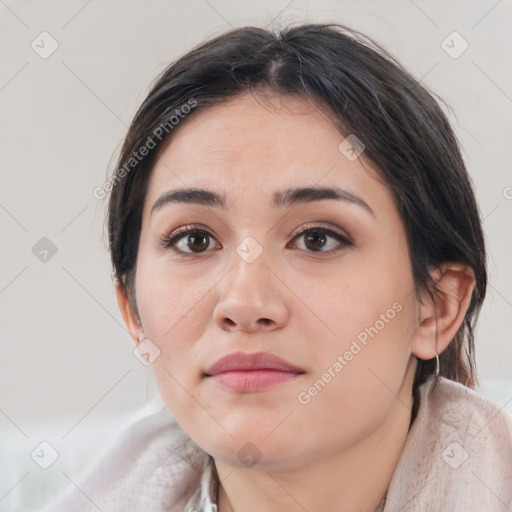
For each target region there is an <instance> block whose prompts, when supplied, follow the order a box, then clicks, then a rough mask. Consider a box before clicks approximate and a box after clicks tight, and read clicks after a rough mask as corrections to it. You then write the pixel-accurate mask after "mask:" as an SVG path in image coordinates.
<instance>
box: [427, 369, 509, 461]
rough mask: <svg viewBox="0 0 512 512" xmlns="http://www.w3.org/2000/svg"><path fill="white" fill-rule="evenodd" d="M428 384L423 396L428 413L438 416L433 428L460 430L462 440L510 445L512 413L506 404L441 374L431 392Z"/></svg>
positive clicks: (434, 416)
mask: <svg viewBox="0 0 512 512" xmlns="http://www.w3.org/2000/svg"><path fill="white" fill-rule="evenodd" d="M426 384H427V385H425V386H423V387H422V389H421V399H422V401H423V400H425V402H426V403H425V406H426V407H425V413H427V411H428V414H429V415H432V417H433V418H435V419H436V421H435V422H433V424H432V428H434V429H436V430H439V431H441V430H443V431H446V430H447V429H448V430H454V431H457V432H458V433H459V436H460V439H461V440H462V441H465V440H468V441H470V440H473V439H474V440H476V439H478V440H479V441H482V442H486V446H488V444H487V443H489V442H490V443H494V444H497V445H500V443H503V445H505V446H506V445H507V444H509V445H510V442H511V439H512V415H511V414H510V413H509V412H508V411H507V410H506V409H505V407H504V406H501V405H499V404H498V403H496V402H494V401H493V400H491V399H490V398H488V397H486V396H484V395H482V394H480V393H478V392H477V391H475V390H473V389H470V388H468V387H466V386H464V385H462V384H460V383H458V382H454V381H452V380H449V379H445V378H443V377H440V378H439V381H438V384H437V386H436V387H435V388H434V389H433V391H432V393H431V395H430V396H428V395H429V386H428V383H426ZM420 407H421V405H420ZM424 416H425V414H424ZM503 445H502V446H503ZM511 460H512V459H511Z"/></svg>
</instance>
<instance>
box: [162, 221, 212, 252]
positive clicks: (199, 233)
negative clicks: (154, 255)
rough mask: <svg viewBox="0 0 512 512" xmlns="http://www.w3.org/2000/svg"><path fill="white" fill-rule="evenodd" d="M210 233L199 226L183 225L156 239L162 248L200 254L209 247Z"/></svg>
mask: <svg viewBox="0 0 512 512" xmlns="http://www.w3.org/2000/svg"><path fill="white" fill-rule="evenodd" d="M211 240H213V237H212V235H210V233H208V231H206V230H205V229H202V228H200V227H199V226H184V227H182V228H179V229H177V230H176V231H174V232H173V233H171V234H170V235H165V236H163V237H162V238H161V239H160V240H159V241H158V247H160V248H162V249H169V248H172V249H173V250H174V251H176V252H177V253H179V254H201V253H203V252H205V251H207V250H208V249H210V248H211V245H212V244H211Z"/></svg>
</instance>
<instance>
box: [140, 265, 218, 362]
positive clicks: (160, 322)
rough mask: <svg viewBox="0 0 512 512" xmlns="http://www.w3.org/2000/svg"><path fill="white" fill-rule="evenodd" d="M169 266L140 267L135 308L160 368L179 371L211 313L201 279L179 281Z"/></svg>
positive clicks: (206, 287) (208, 287)
mask: <svg viewBox="0 0 512 512" xmlns="http://www.w3.org/2000/svg"><path fill="white" fill-rule="evenodd" d="M169 267H170V266H168V265H165V264H160V263H154V264H153V265H149V266H146V267H145V268H143V267H142V266H141V269H142V270H141V271H140V273H138V274H137V283H136V287H137V288H136V290H137V304H138V308H139V313H140V316H141V321H142V325H143V327H144V332H145V334H146V337H148V338H149V339H151V340H152V341H153V342H154V343H155V344H156V345H157V346H158V348H159V349H160V352H161V357H160V358H159V359H158V360H159V361H160V365H163V364H165V366H166V368H168V369H171V368H172V369H174V368H179V367H180V362H182V361H183V360H184V359H185V358H186V357H187V354H188V353H189V352H190V350H191V349H192V347H193V346H194V342H195V341H196V340H198V339H199V338H200V337H201V335H202V333H203V332H204V329H205V324H206V323H207V322H208V319H209V318H210V316H211V315H210V313H209V312H210V311H211V307H212V306H211V303H210V302H211V294H210V293H209V290H210V288H211V286H209V285H208V283H205V282H204V280H202V279H193V280H190V279H183V276H181V277H180V276H179V275H177V274H176V272H175V271H173V272H171V271H170V269H169Z"/></svg>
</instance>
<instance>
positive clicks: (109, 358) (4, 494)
mask: <svg viewBox="0 0 512 512" xmlns="http://www.w3.org/2000/svg"><path fill="white" fill-rule="evenodd" d="M274 18H276V19H277V20H281V23H283V24H284V23H286V22H289V21H292V22H297V21H305V20H310V21H337V22H341V23H344V24H347V25H350V26H352V27H354V28H357V29H360V30H362V31H363V32H366V33H367V34H368V35H370V36H372V37H374V38H375V39H377V40H378V41H380V42H381V43H383V44H384V45H385V46H386V47H387V48H388V49H389V50H391V52H393V53H394V54H395V55H396V56H397V57H398V58H399V59H400V60H401V61H402V62H403V63H404V64H405V65H406V67H408V68H409V69H410V70H411V71H412V72H413V74H414V75H415V76H417V77H424V78H423V83H424V84H426V85H427V86H428V87H429V88H431V89H433V90H434V91H435V92H437V93H438V94H440V95H441V96H442V97H443V98H444V99H445V100H446V101H447V102H448V104H449V105H450V106H451V107H452V109H453V112H454V114H455V116H456V117H454V116H452V119H453V122H454V124H455V128H456V132H457V134H458V137H459V139H460V141H461V144H462V146H463V149H464V154H465V157H466V160H467V163H468V166H469V170H470V172H471V175H472V177H473V180H474V182H475V186H476V191H477V195H478V199H479V202H480V206H481V209H482V213H483V215H484V216H485V222H484V228H485V231H486V236H487V241H488V248H489V256H490V259H489V270H490V286H489V295H488V298H487V301H486V304H485V307H484V309H483V312H482V316H481V324H480V327H479V329H478V332H477V368H478V371H479V377H480V381H481V383H482V384H483V387H482V389H481V391H482V392H483V393H485V394H488V395H489V396H491V397H492V398H494V399H495V400H496V401H499V402H500V403H501V404H503V405H505V404H507V405H506V407H508V408H510V403H508V401H509V400H511V399H512V341H511V339H510V331H511V328H512V265H511V264H510V262H511V261H512V237H511V236H510V235H511V219H512V188H511V187H512V173H511V171H510V162H511V161H512V151H511V148H512V144H511V140H512V133H511V132H512V129H511V117H512V116H511V114H512V89H511V86H510V84H511V83H512V80H511V78H512V59H510V48H511V43H512V33H511V31H510V26H511V18H512V5H511V2H510V1H501V2H496V1H495V0H489V1H483V0H482V1H462V0H461V1H445V0H443V1H429V2H427V1H425V0H414V1H412V0H411V1H407V0H400V1H396V0H395V1H378V0H374V1H335V0H331V1H328V0H324V1H320V0H316V1H314V2H313V1H305V0H295V1H292V2H290V0H269V1H259V2H236V1H234V0H233V1H231V0H209V1H208V2H207V1H206V0H204V1H203V0H187V1H166V2H164V1H142V0H137V1H136V0H130V1H124V2H114V1H107V0H92V1H89V2H88V1H87V0H78V1H77V0H68V1H61V2H57V1H45V2H36V1H26V0H25V1H15V0H3V1H2V3H0V38H1V46H0V47H1V59H0V109H1V114H0V115H1V120H2V122H1V126H0V146H1V147H0V155H1V162H2V165H1V168H0V172H1V179H2V181H1V184H2V185H1V188H0V223H1V236H2V239H1V247H2V260H1V265H0V322H1V323H0V326H1V343H2V345H1V348H2V350H1V355H0V435H1V444H0V511H13V510H20V511H21V510H23V511H24V512H26V511H28V510H32V509H33V508H37V505H38V504H42V503H43V502H44V501H45V500H48V499H49V497H50V496H52V495H54V494H55V493H56V492H57V491H58V490H59V489H61V488H62V487H64V486H65V485H67V484H68V483H69V482H68V481H67V480H66V479H65V478H64V477H63V475H62V473H61V471H65V472H66V473H67V474H69V475H75V474H78V471H79V469H80V468H81V467H83V465H84V464H86V463H88V462H90V461H91V460H92V459H93V457H94V456H95V455H97V454H98V453H99V452H100V451H101V450H102V449H103V448H104V447H105V446H106V445H107V444H108V443H110V442H112V441H113V440H114V439H115V437H116V435H117V434H116V432H117V431H119V429H122V428H125V427H126V425H127V424H128V423H130V422H131V421H133V419H134V418H135V417H137V416H140V415H141V414H144V413H145V412H146V411H147V410H149V409H144V406H145V405H146V404H147V403H148V400H151V398H152V397H153V396H154V390H155V388H154V385H153V383H152V379H151V375H150V373H149V370H148V369H146V368H145V367H143V366H142V365H141V364H140V363H139V362H138V361H137V360H136V359H135V358H134V356H133V355H132V350H133V345H132V342H131V339H130V338H129V336H128V334H127V332H126V331H125V329H124V327H123V324H122V320H121V316H120V314H119V312H118V309H117V303H116V300H115V293H114V290H113V286H112V283H111V279H110V275H109V264H108V255H107V252H106V248H105V244H104V240H103V239H102V230H103V226H102V220H103V213H104V207H105V201H98V200H96V199H95V198H94V197H93V195H92V191H93V189H94V187H96V186H98V185H101V184H102V183H103V182H104V180H105V175H106V172H107V166H108V165H109V162H110V161H111V157H112V154H113V151H114V149H115V148H117V147H118V144H119V143H120V142H121V140H122V137H123V135H124V133H125V130H126V127H127V124H128V123H129V122H130V120H131V117H132V115H133V114H134V112H135V110H136V108H137V107H138V105H139V104H140V102H141V101H142V99H143V98H144V95H145V92H146V91H147V86H148V84H149V83H150V82H151V80H152V79H153V78H154V77H155V76H156V74H157V73H158V72H160V71H161V70H162V69H163V68H164V67H165V66H166V65H167V64H168V63H169V62H170V61H171V60H173V59H175V58H176V57H178V56H180V55H181V54H182V53H184V52H185V51H187V50H188V49H190V48H191V47H192V46H193V45H195V44H197V43H199V42H200V41H202V40H204V39H205V38H207V37H210V36H212V35H214V34H218V33H220V32H223V31H224V30H226V29H228V28H230V26H234V27H235V26H242V25H246V24H252V25H258V26H263V25H265V24H267V23H268V22H270V21H271V20H273V19H274ZM275 24H277V21H274V25H275ZM43 31H47V32H48V33H49V34H51V37H52V38H53V39H54V40H55V41H56V42H57V43H58V48H57V50H56V51H55V52H54V53H53V54H52V55H50V56H49V57H48V58H45V59H44V58H42V57H41V56H40V55H39V54H38V53H36V51H34V49H33V48H32V47H31V43H32V42H33V41H34V46H35V47H36V49H37V50H38V51H39V52H40V53H43V54H44V52H49V50H51V45H52V44H54V43H52V41H51V39H50V38H49V37H48V36H41V37H39V34H40V33H41V32H43ZM453 31H457V32H459V33H460V34H461V35H462V36H463V38H464V39H465V40H467V42H468V43H469V47H468V49H467V50H466V51H465V52H464V53H463V54H462V55H461V56H460V57H459V58H457V59H454V58H451V57H450V56H449V55H448V54H447V53H446V52H445V51H444V50H443V48H442V47H441V43H442V41H443V40H444V39H445V38H446V37H447V36H448V35H449V34H451V33H452V32H453ZM41 39H43V40H42V41H41ZM449 41H450V40H449ZM448 44H451V43H448ZM453 44H454V45H455V50H456V49H457V48H459V47H460V46H458V45H459V44H460V42H458V41H457V40H454V43H453ZM36 45H37V46H36ZM111 165H113V163H112V162H111ZM507 187H508V188H507ZM42 237H47V238H49V239H50V240H51V242H52V243H53V244H55V246H56V248H57V253H56V254H55V255H54V256H53V257H52V258H51V259H49V261H47V262H46V263H43V262H41V261H40V260H39V259H38V258H36V256H35V255H34V254H33V252H32V248H33V247H34V245H35V244H36V243H37V242H38V241H39V240H40V239H41V238H42ZM507 262H508V263H507ZM152 404H153V405H152ZM155 404H158V397H157V398H156V402H153V403H150V405H149V406H148V407H149V408H151V407H156V406H157V405H155ZM105 419H108V422H107V421H105ZM70 429H72V430H71V431H70ZM43 440H47V441H49V442H50V443H51V444H52V445H53V446H55V448H56V449H57V451H58V452H59V454H60V457H59V459H58V460H57V461H56V463H55V464H53V465H52V466H51V467H50V468H49V469H47V470H43V469H41V468H39V467H38V466H36V465H35V463H34V462H33V461H32V460H31V459H30V453H31V452H32V450H33V449H34V448H35V447H36V446H37V445H38V444H39V443H40V442H41V441H43Z"/></svg>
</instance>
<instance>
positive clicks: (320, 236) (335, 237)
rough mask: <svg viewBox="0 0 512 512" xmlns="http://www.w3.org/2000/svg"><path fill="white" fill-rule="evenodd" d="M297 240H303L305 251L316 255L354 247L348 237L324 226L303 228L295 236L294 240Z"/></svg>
mask: <svg viewBox="0 0 512 512" xmlns="http://www.w3.org/2000/svg"><path fill="white" fill-rule="evenodd" d="M297 239H302V240H303V246H304V247H305V249H304V250H306V251H308V252H316V253H330V252H335V251H338V250H341V249H343V248H345V247H351V246H353V245H354V244H353V243H352V242H351V241H350V240H349V239H348V237H347V236H344V235H342V234H341V233H337V232H336V231H333V230H332V229H328V228H325V227H322V226H305V227H303V228H302V229H301V231H299V233H297V234H296V235H295V237H294V240H297ZM329 240H330V241H329ZM299 249H302V247H299Z"/></svg>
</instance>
